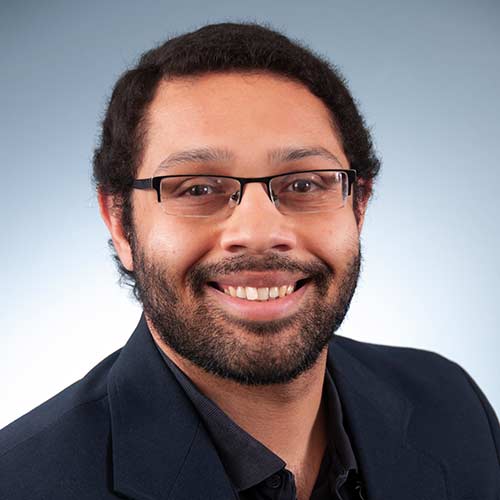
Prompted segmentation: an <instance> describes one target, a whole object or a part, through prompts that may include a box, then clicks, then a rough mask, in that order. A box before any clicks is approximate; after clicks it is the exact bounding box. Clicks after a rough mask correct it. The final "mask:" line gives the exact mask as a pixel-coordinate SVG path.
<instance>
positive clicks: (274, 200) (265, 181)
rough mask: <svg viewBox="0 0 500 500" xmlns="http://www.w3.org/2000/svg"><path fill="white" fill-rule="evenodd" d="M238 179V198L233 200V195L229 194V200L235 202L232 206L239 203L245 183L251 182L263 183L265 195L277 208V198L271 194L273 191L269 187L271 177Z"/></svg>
mask: <svg viewBox="0 0 500 500" xmlns="http://www.w3.org/2000/svg"><path fill="white" fill-rule="evenodd" d="M238 181H239V183H240V190H239V191H238V199H237V200H234V199H233V197H232V196H231V200H233V201H234V202H235V204H234V206H233V208H234V207H236V206H238V205H240V204H241V200H242V198H243V191H244V190H245V186H246V185H247V184H252V183H257V184H264V185H265V191H266V194H267V197H268V198H269V200H270V201H271V203H272V204H273V205H274V206H275V207H276V208H279V200H278V198H275V197H274V196H273V192H272V189H271V181H272V178H269V177H253V178H251V179H244V178H243V179H242V178H240V179H238Z"/></svg>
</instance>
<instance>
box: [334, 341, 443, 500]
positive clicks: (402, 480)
mask: <svg viewBox="0 0 500 500" xmlns="http://www.w3.org/2000/svg"><path fill="white" fill-rule="evenodd" d="M328 365H329V369H330V370H331V372H330V373H332V376H333V379H334V381H335V384H336V386H337V389H338V392H339V397H340V400H341V402H342V410H343V413H344V418H345V426H346V430H347V432H348V434H349V436H350V438H351V440H352V443H353V448H354V451H355V454H356V456H357V458H358V462H359V467H360V471H361V475H362V478H363V481H364V484H365V490H366V497H367V498H368V499H369V500H401V499H402V498H404V499H405V500H423V499H439V500H445V499H447V498H448V495H447V491H446V483H445V477H444V473H443V470H442V466H441V464H440V463H439V462H437V461H436V460H434V459H433V458H431V457H429V456H427V455H426V454H425V453H424V452H420V451H417V450H416V449H414V448H412V446H411V444H410V443H407V442H406V430H407V426H408V422H409V420H410V418H411V414H412V407H411V405H410V404H409V402H408V401H407V400H406V399H404V398H403V397H401V396H400V395H398V394H397V393H396V391H395V390H394V389H392V388H391V387H390V386H389V385H387V384H386V383H385V381H383V380H380V379H379V378H377V375H376V374H375V373H374V372H372V371H371V370H370V369H369V368H368V367H366V366H365V365H364V364H362V363H361V362H360V361H359V360H358V359H356V358H355V357H353V356H352V355H351V354H350V353H349V352H348V350H347V349H346V347H345V346H344V345H343V342H342V341H339V339H334V340H333V341H332V342H331V343H330V347H329V352H328Z"/></svg>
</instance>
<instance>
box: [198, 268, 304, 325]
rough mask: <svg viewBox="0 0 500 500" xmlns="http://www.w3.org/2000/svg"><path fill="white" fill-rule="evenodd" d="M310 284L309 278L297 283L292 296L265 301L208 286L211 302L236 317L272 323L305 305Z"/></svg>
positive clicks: (213, 284) (216, 286) (215, 286)
mask: <svg viewBox="0 0 500 500" xmlns="http://www.w3.org/2000/svg"><path fill="white" fill-rule="evenodd" d="M310 282H311V279H309V278H304V279H301V280H298V281H297V282H296V283H297V286H298V288H296V289H295V290H294V291H293V292H291V293H290V294H287V295H284V296H282V297H279V296H278V297H276V298H270V297H269V298H268V299H264V300H259V299H258V298H257V299H252V298H251V299H249V298H242V297H238V296H232V295H230V294H228V293H226V292H224V291H221V290H219V288H218V283H216V282H214V283H211V285H212V286H208V287H207V291H208V296H209V297H211V300H214V301H215V303H217V304H218V306H219V307H222V308H223V309H225V310H226V311H227V312H228V313H231V314H232V315H234V316H236V317H239V318H245V319H248V320H255V321H259V320H260V321H270V320H275V319H279V318H284V317H286V316H288V315H290V314H292V313H294V312H296V311H297V310H298V309H299V308H300V307H301V304H302V303H303V298H302V297H303V296H304V294H306V293H307V291H308V289H309V288H310ZM299 285H300V286H299Z"/></svg>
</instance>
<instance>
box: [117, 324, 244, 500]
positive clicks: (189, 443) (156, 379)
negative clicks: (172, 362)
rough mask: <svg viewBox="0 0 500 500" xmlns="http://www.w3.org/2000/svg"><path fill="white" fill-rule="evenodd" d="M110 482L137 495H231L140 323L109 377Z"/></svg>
mask: <svg viewBox="0 0 500 500" xmlns="http://www.w3.org/2000/svg"><path fill="white" fill-rule="evenodd" d="M108 394H109V405H110V412H111V436H112V437H111V448H112V460H113V464H112V468H113V487H114V490H115V491H116V492H118V493H120V494H123V495H126V496H127V497H129V498H134V499H141V500H146V499H147V500H153V499H159V500H160V499H167V498H170V499H172V500H184V499H185V500H188V499H189V500H196V499H200V500H201V499H207V500H208V499H213V500H220V499H226V498H227V499H231V498H234V494H233V493H232V487H231V484H230V482H229V479H228V477H227V475H226V473H225V471H224V468H223V466H222V463H221V462H220V459H219V457H218V455H217V452H216V450H215V449H214V447H213V446H212V444H211V442H210V438H209V437H208V435H207V432H206V430H205V428H204V427H203V425H202V423H201V421H200V419H199V417H198V415H197V414H196V412H195V410H194V408H193V407H192V405H191V402H190V401H189V399H188V398H187V397H186V396H185V394H184V393H183V390H182V388H181V387H179V385H178V383H177V381H176V380H175V379H174V378H173V375H172V374H171V373H170V371H169V370H168V368H167V367H166V365H165V363H164V361H163V360H162V359H161V356H160V353H159V352H158V350H157V347H156V346H155V345H154V341H153V339H152V337H151V334H150V332H149V329H148V327H147V325H146V322H145V320H144V316H142V317H141V320H140V322H139V325H138V326H137V328H136V330H135V332H134V333H133V335H132V336H131V337H130V339H129V341H128V342H127V344H126V345H125V347H124V348H123V349H122V351H121V353H120V355H119V357H118V359H117V360H116V362H115V364H114V366H113V368H112V369H111V371H110V374H109V377H108Z"/></svg>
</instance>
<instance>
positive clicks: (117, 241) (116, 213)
mask: <svg viewBox="0 0 500 500" xmlns="http://www.w3.org/2000/svg"><path fill="white" fill-rule="evenodd" d="M97 197H98V200H99V211H100V212H101V217H102V220H103V221H104V223H105V224H106V226H107V228H108V230H109V233H110V235H111V239H112V240H113V245H114V247H115V250H116V253H117V254H118V257H119V258H120V261H121V263H122V264H123V266H124V267H125V269H128V270H129V271H133V270H134V265H133V259H132V249H131V248H130V244H129V242H128V239H127V236H126V234H125V231H124V230H123V226H122V221H121V211H120V209H119V208H118V207H117V206H116V204H115V198H114V196H112V195H109V194H104V193H103V192H102V191H100V190H99V192H98V195H97Z"/></svg>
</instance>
